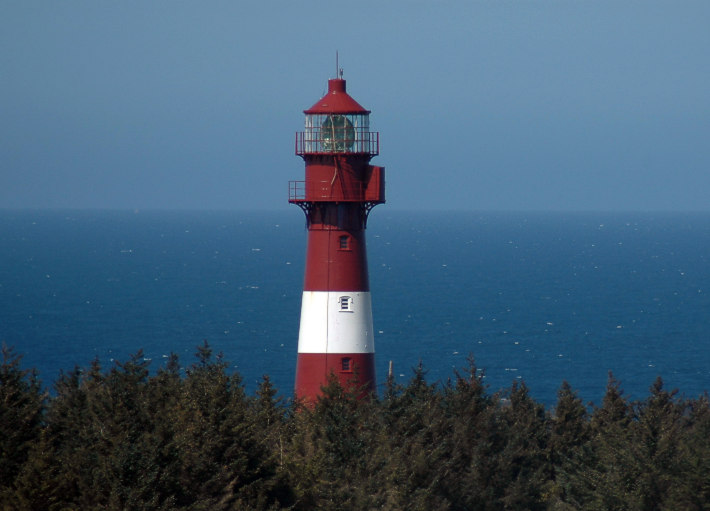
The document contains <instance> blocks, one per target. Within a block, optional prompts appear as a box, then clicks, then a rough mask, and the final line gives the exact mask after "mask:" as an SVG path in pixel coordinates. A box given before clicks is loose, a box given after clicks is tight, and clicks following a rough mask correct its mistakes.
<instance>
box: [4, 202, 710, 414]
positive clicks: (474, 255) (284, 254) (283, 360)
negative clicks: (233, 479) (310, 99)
mask: <svg viewBox="0 0 710 511" xmlns="http://www.w3.org/2000/svg"><path fill="white" fill-rule="evenodd" d="M367 236H368V257H369V266H370V284H371V291H372V297H373V313H374V318H375V330H376V350H377V370H378V378H379V380H380V383H381V382H382V381H384V379H385V375H386V372H387V366H388V362H389V361H390V360H392V361H393V364H394V369H395V375H396V377H397V379H398V380H399V381H400V382H402V383H405V382H406V381H407V380H408V379H409V378H410V377H411V374H412V371H411V370H412V368H413V367H414V366H416V365H417V364H418V363H419V361H421V362H422V363H423V364H424V366H425V367H426V368H427V369H428V379H429V381H446V379H447V378H449V377H451V376H452V375H453V371H454V369H455V368H459V369H461V368H464V367H465V366H466V358H467V357H468V355H469V354H472V355H473V356H474V357H475V360H476V363H477V365H478V366H479V367H480V368H483V369H484V371H485V375H486V382H487V383H488V385H489V387H490V389H491V391H494V390H497V389H500V388H506V387H509V386H510V384H511V383H512V382H513V381H516V380H518V381H519V380H524V381H525V383H526V384H527V385H528V387H529V388H530V391H531V394H532V395H533V397H534V398H536V399H537V400H539V401H541V402H543V403H545V404H546V405H552V404H554V402H555V399H556V392H557V390H558V388H559V386H560V384H561V383H562V381H563V380H567V381H568V382H570V384H571V385H572V387H573V388H575V389H576V390H577V391H578V392H579V395H580V396H581V397H582V398H583V399H585V401H594V402H595V403H600V401H601V397H602V396H603V393H604V389H605V386H606V383H607V377H608V372H609V371H612V372H613V373H614V376H615V377H616V378H617V379H618V380H620V381H621V386H622V388H623V389H624V390H625V392H626V394H627V395H628V396H629V397H631V398H635V399H641V398H644V397H646V396H647V395H648V387H649V386H650V385H651V383H652V382H653V380H654V379H655V378H656V376H658V375H660V376H662V377H663V379H664V381H665V383H666V387H667V388H678V389H679V390H680V391H681V393H683V394H685V395H687V396H689V397H696V396H698V395H699V394H701V393H703V392H704V391H706V390H708V388H710V272H709V271H708V253H709V249H710V214H707V213H702V214H701V213H697V214H679V213H663V214H651V213H643V214H642V213H575V214H565V213H473V212H471V213H461V212H436V213H424V212H416V213H406V212H396V211H395V212H392V211H387V210H386V209H385V208H382V210H379V208H378V209H375V210H374V211H373V212H372V214H371V216H370V221H369V226H368V233H367ZM305 241H306V231H305V223H304V219H303V215H302V214H301V212H300V211H298V210H296V208H294V210H291V211H281V212H238V211H233V212H157V211H140V212H127V211H0V341H2V342H5V343H6V344H8V345H11V346H14V347H15V349H16V351H18V352H20V353H22V354H24V366H25V367H36V368H37V369H38V370H39V371H40V377H41V378H42V380H43V381H44V383H45V384H46V385H50V384H51V382H52V381H54V379H55V378H56V377H57V375H58V374H59V371H60V370H62V369H63V370H68V369H71V368H73V367H74V366H75V365H80V366H87V365H89V364H90V362H91V361H92V360H93V359H94V358H98V359H99V360H100V361H101V362H102V364H103V365H104V366H108V365H110V364H111V363H112V361H113V360H125V359H126V358H127V357H128V356H129V355H130V354H132V353H136V352H137V351H138V350H139V349H142V350H143V352H144V355H145V357H146V358H149V359H151V360H152V362H151V367H153V368H158V367H160V366H161V364H163V363H164V360H165V358H166V357H167V356H168V354H169V353H170V352H174V353H176V354H178V355H179V357H180V360H181V362H182V364H183V365H189V364H191V363H192V362H193V361H194V357H193V355H194V353H195V347H196V346H197V345H199V344H202V342H203V341H204V340H207V341H208V342H209V343H210V345H211V346H212V347H213V348H214V350H215V352H220V351H221V352H222V353H223V354H224V357H225V359H226V360H228V361H229V362H230V364H231V366H233V367H234V368H235V369H236V370H238V371H239V372H240V374H241V375H242V376H243V377H244V383H245V385H246V387H247V390H248V391H253V389H254V388H255V387H256V384H257V382H258V381H259V380H260V379H261V377H262V375H263V374H269V375H270V377H271V378H272V380H273V381H274V382H275V384H276V385H277V387H278V388H279V389H280V392H281V394H282V395H284V396H285V397H289V396H290V395H291V392H292V386H293V379H294V368H295V360H296V349H297V337H298V321H299V312H300V300H301V290H302V280H303V265H304V255H305Z"/></svg>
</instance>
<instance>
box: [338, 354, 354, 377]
mask: <svg viewBox="0 0 710 511" xmlns="http://www.w3.org/2000/svg"><path fill="white" fill-rule="evenodd" d="M340 367H341V370H342V371H343V372H345V373H349V372H350V371H352V370H353V365H352V359H351V358H350V357H343V358H341V359H340Z"/></svg>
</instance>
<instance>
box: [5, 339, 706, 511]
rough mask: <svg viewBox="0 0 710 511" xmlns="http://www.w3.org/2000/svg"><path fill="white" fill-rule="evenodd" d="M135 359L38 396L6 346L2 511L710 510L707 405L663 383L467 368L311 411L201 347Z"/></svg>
mask: <svg viewBox="0 0 710 511" xmlns="http://www.w3.org/2000/svg"><path fill="white" fill-rule="evenodd" d="M148 364H149V363H148V362H146V361H145V360H144V359H143V355H142V354H141V353H138V354H136V355H135V356H132V357H130V358H129V360H127V361H125V362H121V363H115V364H114V365H113V366H112V367H110V368H102V367H101V366H100V364H99V363H98V361H95V362H94V363H93V364H91V365H90V366H89V367H87V368H75V369H74V370H72V371H71V372H68V373H64V374H62V375H61V376H60V377H59V378H58V380H57V381H56V382H55V384H54V386H53V389H52V391H51V392H47V391H46V389H44V388H43V387H42V384H41V383H40V381H39V380H38V376H37V374H36V373H35V372H33V371H30V370H27V369H24V368H22V365H21V356H20V355H18V354H16V353H15V352H14V351H13V350H12V349H10V348H8V347H6V346H3V349H2V367H1V369H0V509H3V510H33V511H36V510H78V509H81V510H85V509H115V510H128V509H130V510H152V509H194V510H203V509H204V510H222V509H225V510H226V509H238V510H261V509H294V510H302V509H303V510H305V509H325V510H329V509H333V510H335V509H339V510H350V509H352V510H364V509H385V510H400V509H401V510H428V511H430V510H499V509H500V510H503V509H510V510H536V509H548V510H571V509H590V510H592V509H593V510H627V509H628V510H701V509H703V510H707V509H710V405H709V402H708V396H707V395H704V396H700V397H698V398H694V399H688V398H685V397H681V396H680V395H679V394H678V393H677V392H673V391H668V390H666V389H664V388H663V382H662V381H661V379H660V378H659V379H657V380H656V381H655V382H653V383H652V385H651V386H650V390H649V394H648V397H646V398H645V399H644V400H641V401H634V402H631V401H629V400H628V399H627V398H626V397H625V396H624V394H623V391H622V389H621V386H620V383H619V382H618V381H616V380H615V379H614V378H613V376H612V375H610V376H609V382H608V385H607V389H606V393H605V396H604V398H603V400H602V402H601V403H600V404H599V405H598V406H595V405H586V404H585V403H583V402H582V401H581V400H580V399H579V398H578V397H577V395H576V393H575V392H574V390H573V389H572V387H571V386H570V385H569V384H567V383H562V385H561V387H560V389H559V392H558V400H557V403H556V405H555V406H554V408H552V409H550V410H546V409H545V407H544V406H542V405H541V404H539V403H537V402H536V401H535V400H533V399H532V398H531V397H530V395H529V393H528V389H527V388H526V386H525V384H524V383H514V384H513V385H512V386H511V387H510V388H509V389H506V390H504V391H500V392H491V391H490V390H489V389H488V388H487V387H486V385H485V384H484V379H483V374H482V371H480V370H478V369H477V368H476V366H475V364H474V362H473V360H472V359H471V360H469V366H468V367H467V368H466V370H465V371H462V372H455V373H454V374H452V376H451V378H450V380H449V381H446V382H438V383H430V382H427V380H426V371H425V370H424V368H422V367H418V368H415V369H414V370H413V373H412V377H411V379H410V380H409V382H408V384H406V385H397V384H394V383H393V382H387V384H386V385H385V389H384V391H383V392H382V395H381V396H372V397H371V398H370V399H364V400H362V399H357V397H356V396H357V392H356V391H348V390H345V389H343V388H342V387H340V386H339V385H338V384H337V382H336V381H335V380H333V381H332V382H331V383H330V384H329V385H328V386H327V387H326V388H325V389H324V393H323V397H322V399H320V400H319V401H318V402H317V403H316V404H315V406H303V405H302V404H301V403H298V402H294V401H293V400H291V399H288V400H284V399H283V398H281V397H279V396H278V393H277V391H276V389H275V388H274V387H273V385H272V384H271V382H270V381H269V378H268V377H266V376H265V377H264V379H263V381H262V382H261V384H260V386H259V388H258V389H257V390H256V392H255V394H254V395H253V396H250V395H247V394H246V392H245V390H244V387H243V385H242V382H241V380H240V377H239V375H237V374H233V373H230V372H229V371H228V364H226V363H225V361H224V360H223V359H222V358H221V357H220V356H213V354H212V352H211V349H210V347H209V346H208V345H207V344H206V343H205V344H204V345H203V346H200V347H199V348H198V350H197V359H196V361H195V362H194V363H193V364H192V365H189V366H187V367H182V366H181V365H180V363H179V360H178V359H177V357H176V356H172V357H171V358H170V359H168V362H167V363H166V364H165V366H164V367H161V368H159V369H157V370H154V371H151V370H149V366H148Z"/></svg>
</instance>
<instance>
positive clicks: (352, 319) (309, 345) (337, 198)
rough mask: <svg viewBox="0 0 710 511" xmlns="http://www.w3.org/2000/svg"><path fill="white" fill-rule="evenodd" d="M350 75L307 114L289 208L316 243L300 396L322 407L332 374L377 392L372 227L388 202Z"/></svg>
mask: <svg viewBox="0 0 710 511" xmlns="http://www.w3.org/2000/svg"><path fill="white" fill-rule="evenodd" d="M345 85H346V84H345V80H344V79H343V78H342V71H341V72H340V77H339V78H334V79H331V80H328V92H327V94H326V95H325V96H323V97H322V98H321V99H319V100H318V101H317V102H316V103H315V104H314V105H313V106H312V107H311V108H309V109H308V110H305V111H304V113H305V115H306V117H305V129H304V131H301V132H298V133H296V154H297V155H298V156H300V157H302V158H303V161H304V163H305V179H304V180H303V181H291V182H290V183H289V202H290V203H292V204H296V205H298V206H299V207H300V208H301V209H302V210H303V212H304V213H305V216H306V227H307V230H308V240H307V248H306V268H305V278H304V283H303V298H302V303H301V321H300V327H299V333H298V360H297V363H296V385H295V391H296V396H297V397H298V398H302V399H304V400H305V401H306V402H309V401H310V402H312V401H314V400H315V399H316V398H317V396H318V395H319V394H320V393H321V388H322V387H323V386H324V385H326V384H327V382H328V379H329V378H330V375H331V374H333V375H335V377H337V379H338V381H339V382H340V383H341V385H343V386H344V387H346V388H350V389H353V388H355V389H357V390H358V391H360V392H361V393H362V395H366V394H367V393H369V392H372V391H374V390H375V384H376V381H375V336H374V331H373V323H372V301H371V298H370V282H369V277H368V272H367V250H366V246H365V228H366V226H367V218H368V215H369V214H370V211H371V210H372V208H373V207H375V206H376V205H377V204H382V203H384V202H385V172H384V168H383V167H376V166H373V165H370V160H371V159H372V157H374V156H377V155H378V154H379V147H380V140H379V133H377V132H371V131H370V111H369V110H365V109H364V108H363V107H362V106H360V104H358V102H357V101H355V100H354V99H353V98H352V97H350V95H348V93H347V90H346V86H345Z"/></svg>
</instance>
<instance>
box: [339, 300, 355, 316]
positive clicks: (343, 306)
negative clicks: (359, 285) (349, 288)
mask: <svg viewBox="0 0 710 511" xmlns="http://www.w3.org/2000/svg"><path fill="white" fill-rule="evenodd" d="M352 310H353V299H352V298H351V297H349V296H341V297H340V311H341V312H352Z"/></svg>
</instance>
